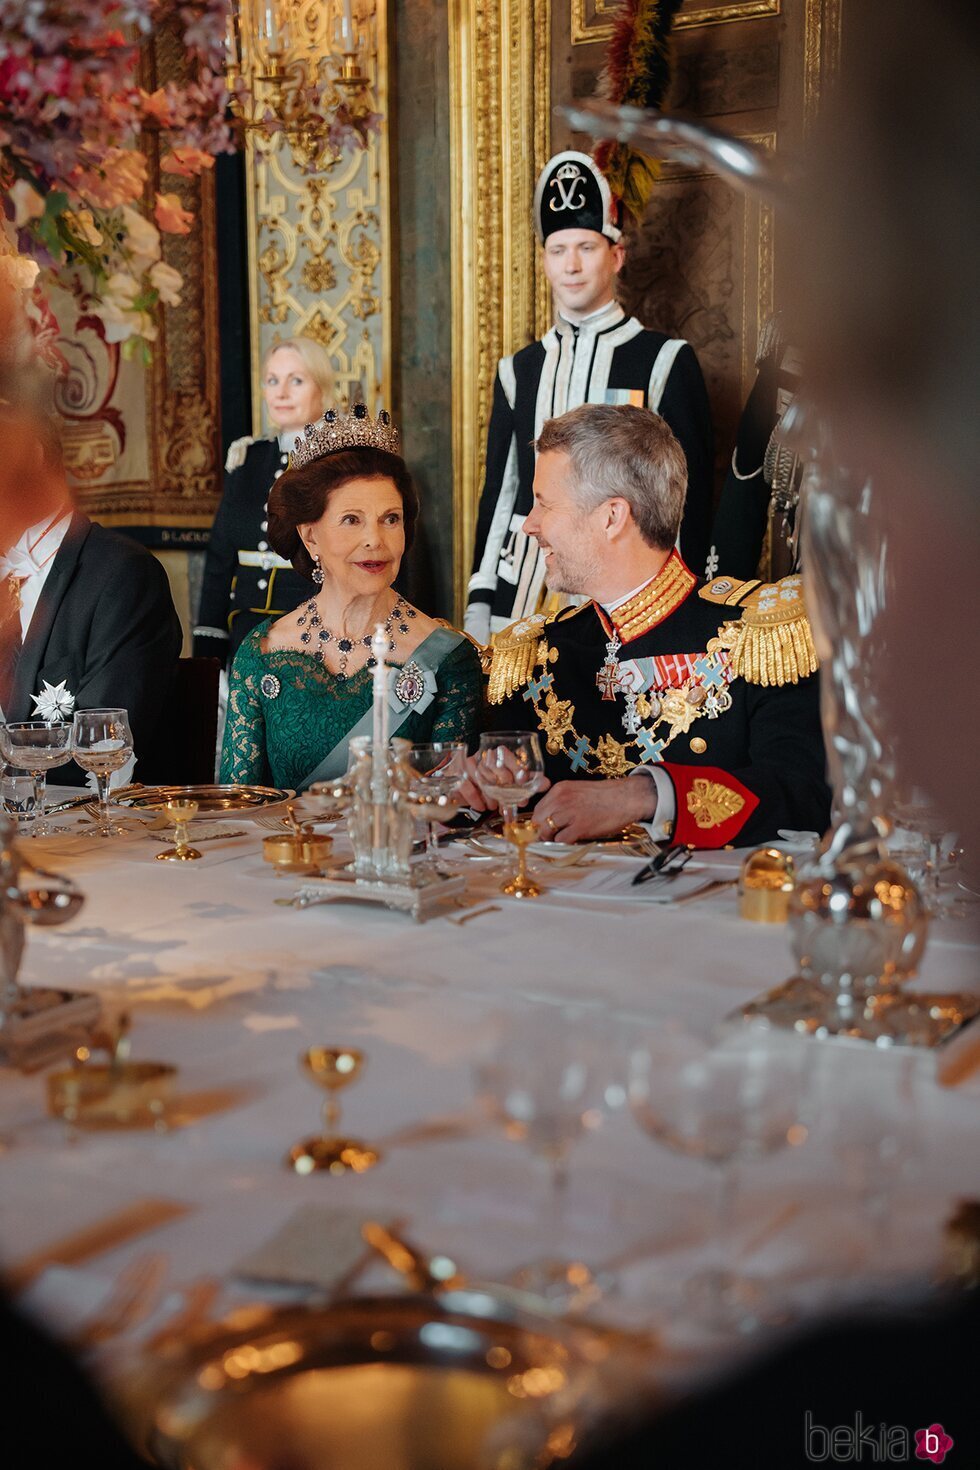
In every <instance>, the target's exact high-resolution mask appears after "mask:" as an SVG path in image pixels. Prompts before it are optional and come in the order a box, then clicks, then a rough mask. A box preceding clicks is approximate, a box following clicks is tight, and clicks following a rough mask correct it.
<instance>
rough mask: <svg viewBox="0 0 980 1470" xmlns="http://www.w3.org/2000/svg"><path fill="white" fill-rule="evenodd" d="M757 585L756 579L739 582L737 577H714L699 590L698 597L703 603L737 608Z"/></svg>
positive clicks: (757, 580)
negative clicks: (720, 603)
mask: <svg viewBox="0 0 980 1470" xmlns="http://www.w3.org/2000/svg"><path fill="white" fill-rule="evenodd" d="M759 585H760V583H759V579H758V577H750V578H749V580H748V581H747V582H744V581H740V580H739V579H738V577H715V578H713V579H712V581H710V582H708V583H707V585H706V586H704V587H702V588H700V589H699V591H698V596H699V597H703V598H704V600H705V602H722V603H724V604H725V606H726V607H737V606H738V604H739V603H740V602H741V601H742V598H743V597H748V595H749V593H750V592H754V591H755V589H756V587H758V586H759Z"/></svg>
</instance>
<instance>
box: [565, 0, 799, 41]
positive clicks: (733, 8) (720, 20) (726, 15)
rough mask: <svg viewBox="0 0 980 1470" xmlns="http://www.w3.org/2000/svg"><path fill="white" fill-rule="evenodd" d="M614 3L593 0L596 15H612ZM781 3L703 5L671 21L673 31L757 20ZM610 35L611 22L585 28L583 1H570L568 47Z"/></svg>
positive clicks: (768, 0) (776, 12)
mask: <svg viewBox="0 0 980 1470" xmlns="http://www.w3.org/2000/svg"><path fill="white" fill-rule="evenodd" d="M617 8H618V4H613V5H611V6H607V5H606V4H604V0H596V7H595V9H596V14H597V15H605V14H610V15H612V14H614V12H615V11H616V9H617ZM781 8H782V0H741V3H740V4H734V5H718V6H706V7H705V8H704V9H702V10H689V11H687V12H686V13H684V14H681V15H679V16H678V17H677V19H676V20H675V21H674V29H675V30H684V29H686V28H688V27H691V26H715V25H727V24H729V23H730V22H731V21H739V20H759V19H761V18H762V17H764V16H767V15H779V13H780V10H781ZM612 33H613V23H612V21H611V20H610V22H609V23H608V25H597V26H589V25H587V24H586V19H585V0H572V44H573V45H574V46H585V45H594V44H595V42H596V41H608V40H609V38H610V36H611V35H612Z"/></svg>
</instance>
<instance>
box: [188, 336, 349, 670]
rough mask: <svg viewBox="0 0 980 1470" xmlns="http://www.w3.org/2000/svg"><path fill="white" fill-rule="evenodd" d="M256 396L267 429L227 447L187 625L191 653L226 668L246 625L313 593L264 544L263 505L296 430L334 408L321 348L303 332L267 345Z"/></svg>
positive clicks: (265, 519) (329, 367)
mask: <svg viewBox="0 0 980 1470" xmlns="http://www.w3.org/2000/svg"><path fill="white" fill-rule="evenodd" d="M262 396H263V398H264V400H265V406H266V411H267V413H268V416H269V422H270V424H271V426H272V430H273V433H272V436H271V437H270V438H268V439H250V438H245V439H237V440H236V441H235V442H234V443H233V444H232V445H231V448H230V449H229V451H228V460H227V462H226V464H225V470H226V475H225V489H224V494H223V496H222V498H221V504H220V505H219V507H218V512H217V515H216V516H215V518H214V524H213V526H212V528H211V539H210V544H209V546H208V553H207V559H206V561H205V564H204V579H203V583H202V587H201V601H200V606H199V609H198V618H197V626H196V627H195V629H194V654H195V656H196V657H198V658H200V657H204V658H220V659H221V661H222V663H223V664H225V665H226V666H230V664H231V661H232V659H233V658H234V656H235V653H236V650H237V649H238V645H239V644H240V643H241V641H242V639H243V638H245V637H246V635H247V634H248V633H250V632H251V631H252V629H253V628H254V627H256V626H257V625H258V624H259V623H261V622H264V621H265V619H266V618H277V617H281V616H282V615H283V614H284V613H288V612H292V611H293V609H294V608H296V607H298V606H299V604H300V603H301V602H304V601H305V600H306V599H307V598H309V597H310V595H311V593H312V590H313V589H312V587H311V584H310V583H309V582H308V581H307V580H306V578H305V577H301V576H299V575H298V574H297V573H296V572H295V571H294V570H293V569H292V567H291V566H290V564H289V562H287V561H284V560H283V558H282V557H281V556H277V555H276V553H275V552H274V551H273V550H272V549H271V547H270V545H269V538H268V534H267V533H268V519H269V511H268V506H269V491H270V490H271V489H272V487H273V485H274V484H275V482H276V480H277V479H278V478H279V476H280V475H281V474H282V472H283V470H285V468H286V465H287V463H288V460H289V453H290V450H291V449H292V447H293V444H294V443H295V440H296V436H297V434H298V433H300V432H301V431H302V429H303V428H304V427H305V426H306V425H307V424H310V423H313V422H314V421H315V420H316V419H319V418H321V417H322V416H323V414H324V413H325V412H326V410H327V409H328V408H333V407H334V402H335V400H334V374H333V365H332V363H331V361H330V356H329V354H328V353H327V351H326V349H325V348H324V347H322V346H321V345H320V343H319V342H314V341H313V339H312V338H311V337H290V338H289V339H288V340H287V341H285V342H277V343H275V344H274V345H273V346H272V347H270V348H269V350H268V352H267V353H266V355H265V358H264V360H263V363H262Z"/></svg>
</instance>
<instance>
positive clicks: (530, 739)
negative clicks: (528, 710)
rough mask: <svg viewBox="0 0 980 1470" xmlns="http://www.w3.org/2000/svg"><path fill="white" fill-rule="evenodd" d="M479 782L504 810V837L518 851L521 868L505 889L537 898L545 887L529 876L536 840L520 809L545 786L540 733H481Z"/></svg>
mask: <svg viewBox="0 0 980 1470" xmlns="http://www.w3.org/2000/svg"><path fill="white" fill-rule="evenodd" d="M475 778H476V784H477V785H478V786H479V788H480V790H481V791H482V793H483V795H484V796H485V797H486V798H487V799H488V800H491V801H494V802H496V803H497V805H498V806H499V807H500V809H501V812H502V813H503V819H504V828H503V830H504V837H505V838H506V839H507V841H508V842H510V843H512V844H513V845H514V846H515V847H516V848H517V850H518V863H517V871H516V872H515V873H514V874H513V876H512V877H510V878H508V879H507V881H506V882H505V883H502V884H501V890H502V892H504V893H506V894H509V895H510V896H511V897H512V898H537V897H538V896H539V895H540V893H541V889H540V888H539V887H538V885H537V884H536V883H534V882H532V881H531V879H530V878H529V877H528V875H527V847H528V844H529V843H530V842H533V841H534V837H535V828H534V823H533V822H532V821H531V820H530V818H527V819H525V820H524V821H518V818H517V808H518V807H519V806H523V805H524V803H525V802H526V801H527V800H528V799H529V798H530V797H532V796H534V794H535V793H536V792H537V791H539V790H540V789H541V786H542V784H543V782H544V761H543V759H542V757H541V746H540V744H539V743H538V737H537V733H536V732H531V731H527V730H517V731H505V732H504V733H495V732H493V731H491V732H489V733H488V734H485V735H481V736H480V749H479V751H478V753H477V757H476V772H475Z"/></svg>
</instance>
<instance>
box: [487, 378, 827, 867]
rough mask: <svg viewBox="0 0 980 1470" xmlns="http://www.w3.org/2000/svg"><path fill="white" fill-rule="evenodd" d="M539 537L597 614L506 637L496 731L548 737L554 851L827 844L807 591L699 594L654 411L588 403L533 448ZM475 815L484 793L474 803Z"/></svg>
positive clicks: (549, 558)
mask: <svg viewBox="0 0 980 1470" xmlns="http://www.w3.org/2000/svg"><path fill="white" fill-rule="evenodd" d="M537 449H538V461H537V469H536V471H535V478H534V505H533V507H532V509H531V512H530V514H529V515H528V517H527V519H526V521H525V522H524V526H525V530H526V533H527V534H528V535H529V536H531V537H533V539H534V540H535V541H536V542H537V543H538V546H539V547H540V548H541V551H542V553H543V556H544V561H545V566H546V573H547V578H548V586H549V587H550V588H551V589H552V591H555V592H569V593H575V594H579V595H585V596H587V597H589V598H591V599H592V600H591V601H589V602H587V603H585V604H584V605H583V606H581V607H574V608H567V609H565V610H564V611H562V612H559V613H557V614H555V615H553V616H552V617H549V618H545V617H543V616H542V615H540V614H538V615H536V616H534V617H528V618H524V619H522V620H521V621H520V622H518V623H515V624H513V625H512V626H511V627H510V628H507V629H505V630H504V631H503V632H502V633H500V634H499V635H498V636H497V638H496V639H495V640H494V644H493V651H492V658H491V662H490V669H489V686H488V700H489V713H488V724H489V726H490V727H491V728H496V729H499V730H521V729H524V730H540V731H541V733H542V735H543V737H544V743H545V770H546V774H547V776H548V779H549V782H550V783H551V789H550V790H549V791H548V792H547V793H546V795H545V796H544V797H543V799H542V800H541V801H540V802H539V804H538V806H537V807H536V809H535V813H534V820H535V822H536V823H537V825H538V827H539V829H540V830H541V833H542V835H543V836H544V837H545V838H548V837H553V838H557V839H559V840H561V841H565V842H577V841H579V840H581V839H584V838H590V837H601V836H605V835H607V834H609V833H612V832H616V831H618V830H619V829H620V828H622V827H624V826H626V825H627V824H628V823H630V822H648V823H650V824H651V828H652V830H653V833H654V835H655V836H656V837H657V838H659V839H661V840H668V839H669V840H671V841H673V842H675V843H679V844H689V845H691V846H696V847H704V848H712V847H722V846H724V845H726V844H734V845H739V846H741V845H745V844H749V845H751V844H755V843H757V842H765V841H769V840H771V839H773V838H774V837H775V836H776V835H777V832H778V830H779V829H780V828H781V827H792V828H800V829H813V830H816V831H823V829H824V828H825V826H826V825H827V822H828V820H829V816H830V792H829V790H828V787H827V784H826V781H825V779H824V771H825V757H824V748H823V738H822V734H821V728H820V712H819V698H818V688H817V677H816V654H815V652H814V648H813V641H812V638H811V635H810V629H809V625H808V623H807V618H806V613H805V610H804V607H803V600H802V596H801V592H800V580H799V578H798V577H786V578H784V579H783V580H782V581H781V582H776V583H772V584H767V585H763V584H760V583H759V582H757V581H749V582H740V581H738V580H737V579H735V578H731V577H724V576H721V577H715V578H714V579H713V580H712V581H711V582H709V583H704V582H702V581H700V580H699V578H698V577H696V576H695V575H694V573H693V572H692V571H690V570H689V569H688V567H687V566H686V565H685V564H684V561H683V560H682V558H681V556H680V554H679V553H678V551H677V550H676V545H675V543H676V537H677V527H678V525H679V524H680V520H681V516H682V514H683V507H684V491H685V484H686V471H685V464H684V455H683V452H682V450H681V447H680V445H679V444H678V442H677V439H676V438H675V437H674V435H673V434H672V433H671V431H670V428H669V427H668V425H667V424H666V422H665V421H664V420H663V419H662V418H661V417H660V416H659V415H658V414H654V413H651V412H650V410H649V409H645V408H633V407H630V406H625V405H624V406H619V407H614V406H611V405H606V404H585V405H583V406H582V407H581V408H576V409H573V410H572V412H571V413H567V414H565V415H563V416H562V417H561V418H558V419H552V420H551V421H550V422H549V423H548V424H546V425H545V427H544V428H543V430H542V432H541V435H540V437H539V439H538V441H537ZM468 797H469V798H470V804H471V805H475V806H479V805H480V804H481V797H480V795H479V793H478V792H477V791H476V790H475V789H473V790H472V791H469V792H468Z"/></svg>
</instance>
